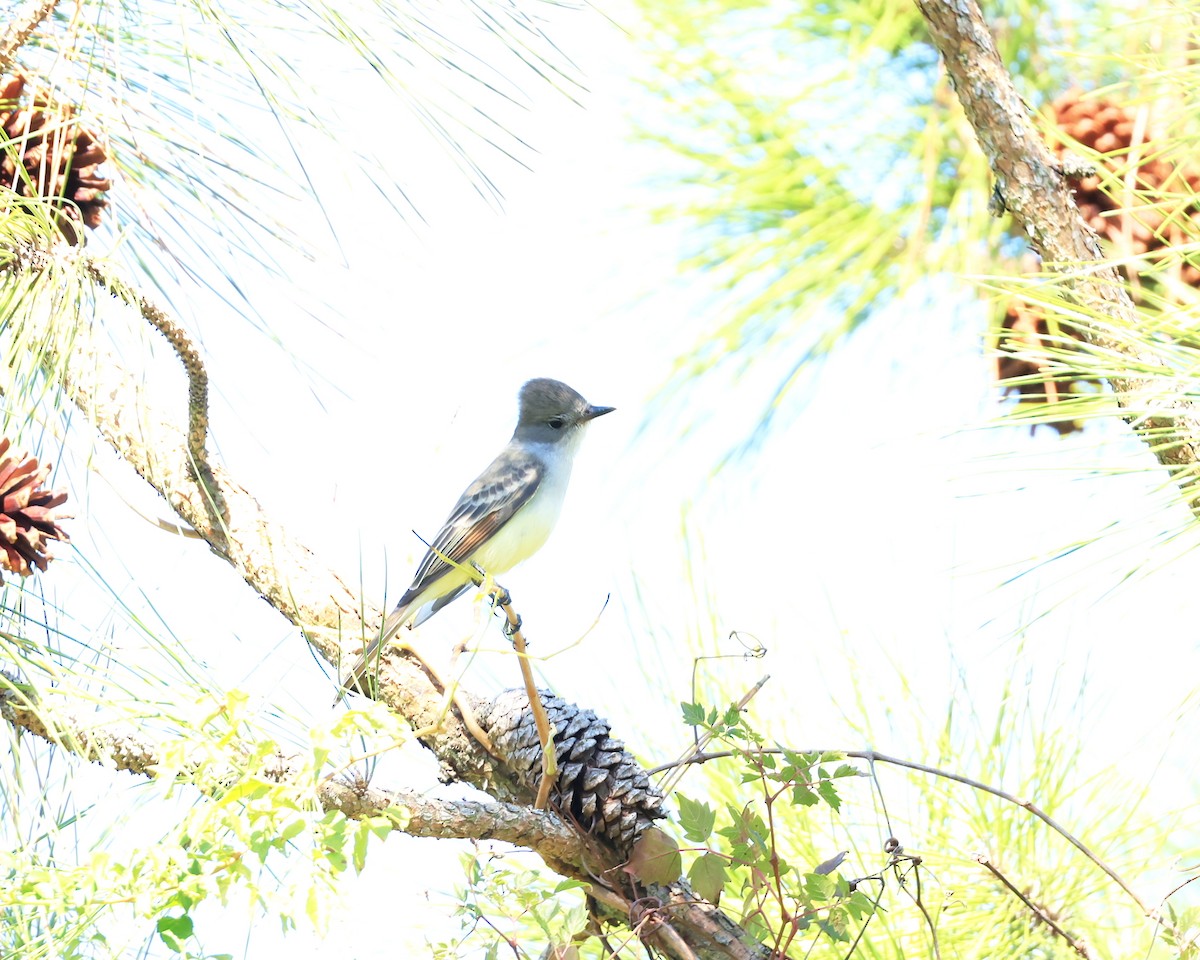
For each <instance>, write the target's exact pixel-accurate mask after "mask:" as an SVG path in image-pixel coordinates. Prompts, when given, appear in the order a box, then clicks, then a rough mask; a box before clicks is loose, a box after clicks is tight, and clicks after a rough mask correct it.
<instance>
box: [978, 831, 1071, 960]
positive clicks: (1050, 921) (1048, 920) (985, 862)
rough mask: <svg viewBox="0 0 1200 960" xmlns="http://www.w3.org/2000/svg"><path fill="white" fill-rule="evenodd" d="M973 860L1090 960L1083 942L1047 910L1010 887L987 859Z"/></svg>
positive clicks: (1003, 876) (1010, 883) (1008, 881)
mask: <svg viewBox="0 0 1200 960" xmlns="http://www.w3.org/2000/svg"><path fill="white" fill-rule="evenodd" d="M975 859H976V860H977V861H978V862H979V863H980V864H982V865H983V866H985V867H986V868H987V869H988V872H989V873H991V875H992V876H993V877H995V878H996V879H997V880H999V881H1000V882H1001V883H1002V884H1004V886H1005V887H1006V888H1008V890H1009V892H1010V893H1012V894H1013V896H1015V897H1016V898H1017V899H1018V900H1020V901H1021V902H1022V903H1023V904H1025V906H1026V907H1027V908H1028V909H1029V911H1030V912H1031V913H1032V914H1033V915H1034V916H1035V917H1037V918H1038V919H1039V920H1040V921H1041V922H1042V923H1044V924H1045V925H1046V926H1048V927H1049V928H1050V929H1051V930H1053V931H1054V932H1055V933H1056V934H1057V935H1058V936H1060V937H1062V938H1063V939H1064V940H1066V941H1067V943H1069V944H1070V945H1071V949H1072V950H1074V951H1075V952H1076V953H1077V954H1079V955H1080V956H1081V957H1083V960H1092V953H1091V951H1090V950H1089V949H1088V946H1087V944H1086V943H1085V942H1084V941H1082V940H1078V939H1076V938H1075V937H1073V936H1071V935H1070V934H1069V933H1067V931H1066V930H1064V929H1063V928H1062V927H1060V926H1059V925H1058V924H1057V923H1056V922H1055V920H1054V918H1053V917H1052V916H1051V915H1050V912H1049V911H1048V910H1046V909H1045V908H1043V907H1040V906H1038V905H1037V904H1036V903H1034V902H1033V901H1032V900H1030V899H1029V898H1028V897H1027V896H1025V894H1023V893H1022V892H1021V891H1020V890H1018V889H1017V888H1016V887H1014V886H1013V885H1012V882H1011V881H1010V880H1009V879H1008V877H1006V876H1005V875H1004V874H1002V873H1001V872H1000V871H999V870H997V869H996V868H995V866H993V865H992V862H991V861H990V860H989V859H988V858H987V857H985V856H983V855H982V854H981V855H979V856H977V857H976V858H975Z"/></svg>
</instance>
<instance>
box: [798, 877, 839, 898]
mask: <svg viewBox="0 0 1200 960" xmlns="http://www.w3.org/2000/svg"><path fill="white" fill-rule="evenodd" d="M836 889H837V881H836V880H835V879H834V878H833V877H827V876H825V874H823V873H806V874H805V875H804V892H805V894H806V895H807V896H808V898H809V899H810V900H814V901H819V902H824V901H826V900H829V899H830V898H831V897H832V896H833V894H834V891H835V890H836Z"/></svg>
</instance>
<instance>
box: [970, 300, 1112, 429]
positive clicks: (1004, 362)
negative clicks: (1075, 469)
mask: <svg viewBox="0 0 1200 960" xmlns="http://www.w3.org/2000/svg"><path fill="white" fill-rule="evenodd" d="M1000 326H1001V332H1000V340H999V344H998V345H997V349H996V351H995V353H994V361H993V362H994V371H995V377H996V380H997V382H998V383H999V384H1000V386H1001V387H1003V389H1004V392H1005V394H1010V393H1016V394H1017V402H1018V403H1039V404H1041V403H1056V402H1058V401H1060V400H1063V399H1065V398H1066V397H1068V396H1071V395H1072V394H1075V393H1080V392H1083V391H1085V390H1087V389H1091V387H1090V386H1089V387H1085V386H1084V384H1092V383H1093V382H1092V381H1085V380H1081V379H1077V380H1063V379H1061V378H1059V377H1055V376H1054V375H1053V373H1048V372H1047V371H1048V370H1049V367H1050V357H1049V353H1048V351H1047V349H1046V347H1045V343H1046V340H1047V339H1048V338H1049V337H1050V330H1049V325H1048V324H1047V323H1046V318H1045V317H1043V316H1042V315H1041V314H1040V313H1038V312H1037V311H1036V310H1034V309H1033V308H1031V307H1030V306H1029V305H1027V304H1025V303H1022V302H1021V301H1020V300H1010V301H1009V302H1008V305H1007V308H1006V309H1005V312H1004V318H1003V319H1002V320H1001V321H1000ZM1059 329H1060V331H1062V332H1064V333H1070V334H1071V335H1075V334H1074V332H1073V331H1071V330H1070V328H1067V327H1064V326H1063V325H1062V324H1060V325H1059ZM1034 378H1040V379H1034ZM1015 380H1017V381H1020V382H1018V383H1014V382H1013V381H1015ZM1048 425H1049V426H1051V427H1053V428H1054V429H1055V430H1057V431H1058V432H1059V434H1060V435H1066V434H1068V433H1074V432H1075V431H1076V430H1082V429H1083V423H1082V422H1081V421H1079V420H1053V421H1049V424H1048Z"/></svg>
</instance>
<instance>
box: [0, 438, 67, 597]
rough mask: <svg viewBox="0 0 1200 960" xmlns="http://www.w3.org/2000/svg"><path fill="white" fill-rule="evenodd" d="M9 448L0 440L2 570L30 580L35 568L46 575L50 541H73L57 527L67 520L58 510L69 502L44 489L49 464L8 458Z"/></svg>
mask: <svg viewBox="0 0 1200 960" xmlns="http://www.w3.org/2000/svg"><path fill="white" fill-rule="evenodd" d="M9 445H10V444H9V441H8V440H0V551H3V552H2V553H0V569H4V570H8V571H9V572H11V573H18V574H20V575H21V576H22V577H27V576H29V575H30V574H31V573H33V567H37V568H38V569H39V570H41V571H42V572H45V570H46V567H48V566H49V565H50V561H51V560H52V559H53V557H51V556H50V554H49V553H48V552H47V550H46V547H47V544H46V541H47V540H61V541H63V542H64V543H66V542H68V541H69V540H70V538H69V537H68V536H67V534H66V531H64V530H63V529H62V527H60V526H59V525H58V521H59V520H63V519H66V517H65V515H63V514H59V512H58V511H57V510H56V509H55V508H56V507H59V506H61V505H62V504H63V503H64V502H65V501H66V499H67V492H66V491H65V490H59V491H57V492H54V491H50V490H45V489H43V488H42V484H43V483H44V482H45V481H46V478H47V477H48V476H50V464H48V463H47V464H43V465H41V466H38V462H37V460H35V459H34V458H33V457H24V456H8V455H7V454H8V448H9ZM31 564H32V566H30V565H31ZM2 582H3V577H2V576H0V583H2Z"/></svg>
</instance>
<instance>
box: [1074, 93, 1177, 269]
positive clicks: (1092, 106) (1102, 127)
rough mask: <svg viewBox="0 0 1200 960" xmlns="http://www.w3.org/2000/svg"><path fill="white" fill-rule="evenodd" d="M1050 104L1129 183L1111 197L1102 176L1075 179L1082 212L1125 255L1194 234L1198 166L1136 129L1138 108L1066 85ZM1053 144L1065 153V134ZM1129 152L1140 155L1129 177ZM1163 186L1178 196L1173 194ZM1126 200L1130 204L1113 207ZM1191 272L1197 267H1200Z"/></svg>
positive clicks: (1114, 175) (1148, 250)
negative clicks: (1188, 166) (1127, 190)
mask: <svg viewBox="0 0 1200 960" xmlns="http://www.w3.org/2000/svg"><path fill="white" fill-rule="evenodd" d="M1051 109H1052V110H1053V111H1054V122H1055V124H1056V125H1057V126H1058V128H1059V129H1060V130H1062V132H1063V133H1065V134H1066V135H1067V136H1068V137H1070V138H1071V139H1073V140H1077V141H1078V142H1079V143H1082V144H1083V145H1084V146H1087V147H1091V148H1092V149H1094V150H1096V151H1097V152H1099V153H1103V154H1105V159H1104V160H1103V161H1102V162H1103V165H1104V167H1105V168H1106V169H1107V171H1108V173H1109V175H1110V179H1111V178H1117V179H1119V180H1121V181H1122V182H1127V183H1129V184H1130V185H1131V187H1132V193H1131V194H1129V195H1127V196H1117V197H1116V198H1115V199H1114V197H1113V196H1111V195H1110V194H1108V193H1105V192H1104V191H1103V190H1101V189H1100V177H1099V176H1091V177H1084V178H1083V179H1072V180H1071V181H1070V183H1071V185H1072V186H1073V187H1074V188H1075V203H1076V204H1077V205H1078V207H1079V212H1080V214H1081V215H1082V216H1083V219H1084V220H1086V221H1087V222H1088V223H1089V224H1090V225H1091V227H1092V229H1093V230H1095V231H1096V232H1097V233H1098V234H1100V236H1101V238H1103V239H1105V240H1107V241H1108V242H1109V243H1110V244H1112V245H1113V247H1114V248H1115V250H1116V251H1117V252H1118V253H1120V254H1123V255H1128V254H1130V253H1132V254H1139V255H1140V254H1144V253H1153V252H1154V251H1155V250H1161V249H1162V248H1163V247H1167V246H1176V245H1179V244H1180V243H1187V242H1191V241H1194V240H1196V239H1197V236H1198V235H1200V201H1198V200H1197V195H1198V194H1200V173H1198V172H1197V171H1195V170H1188V169H1185V168H1184V167H1182V166H1180V165H1179V164H1177V163H1176V162H1175V161H1174V160H1172V159H1170V158H1168V157H1166V156H1164V155H1163V153H1162V150H1161V149H1160V148H1159V146H1158V144H1156V143H1154V142H1153V141H1152V139H1151V137H1150V133H1149V131H1147V130H1144V129H1143V130H1141V131H1139V130H1138V123H1137V119H1138V118H1137V116H1136V115H1135V114H1134V112H1133V111H1131V110H1129V109H1127V108H1125V107H1123V106H1121V105H1120V104H1119V103H1116V102H1115V101H1112V100H1104V99H1086V100H1085V99H1083V91H1081V90H1079V89H1078V88H1072V89H1071V90H1068V91H1067V92H1066V93H1064V94H1063V95H1062V96H1061V97H1059V98H1058V99H1057V100H1055V101H1054V103H1052V104H1051ZM1135 134H1137V140H1136V142H1135V140H1134V135H1135ZM1052 149H1053V150H1054V151H1055V153H1056V154H1057V155H1058V156H1060V157H1061V156H1062V154H1063V153H1064V152H1065V151H1066V150H1067V149H1068V148H1067V146H1066V145H1065V144H1063V143H1061V142H1060V143H1056V144H1054V145H1053V147H1052ZM1131 156H1133V157H1134V158H1135V159H1136V161H1137V168H1136V169H1135V170H1133V171H1132V174H1133V175H1132V177H1130V172H1131V171H1130V169H1129V167H1130V158H1131ZM1146 194H1149V195H1150V198H1151V200H1152V202H1153V206H1150V205H1148V201H1147V199H1146ZM1163 194H1167V195H1171V194H1174V195H1175V197H1174V198H1170V199H1169V198H1168V196H1163ZM1122 206H1126V207H1132V208H1133V209H1125V210H1122V211H1121V212H1119V213H1118V212H1116V211H1118V210H1119V209H1120V208H1121V207H1122ZM1164 225H1165V226H1164ZM1164 231H1165V232H1164ZM1187 272H1188V273H1189V274H1198V275H1200V272H1198V271H1195V270H1191V271H1187ZM1185 282H1188V281H1185Z"/></svg>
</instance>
